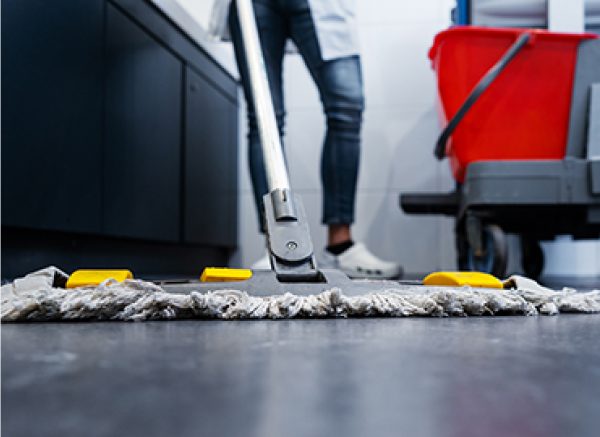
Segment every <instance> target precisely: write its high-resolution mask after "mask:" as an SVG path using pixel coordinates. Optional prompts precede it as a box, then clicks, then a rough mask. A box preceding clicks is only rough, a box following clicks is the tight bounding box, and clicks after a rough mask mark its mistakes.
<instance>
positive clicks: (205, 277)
mask: <svg viewBox="0 0 600 437" xmlns="http://www.w3.org/2000/svg"><path fill="white" fill-rule="evenodd" d="M251 277H252V270H249V269H229V268H225V267H206V268H205V269H204V271H203V272H202V276H200V282H236V281H246V280H248V279H250V278H251Z"/></svg>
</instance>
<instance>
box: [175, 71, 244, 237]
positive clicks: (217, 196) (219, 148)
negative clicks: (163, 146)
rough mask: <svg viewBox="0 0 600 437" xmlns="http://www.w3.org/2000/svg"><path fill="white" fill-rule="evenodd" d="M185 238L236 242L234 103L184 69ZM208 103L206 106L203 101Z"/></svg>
mask: <svg viewBox="0 0 600 437" xmlns="http://www.w3.org/2000/svg"><path fill="white" fill-rule="evenodd" d="M185 77H186V106H185V108H186V113H185V153H184V156H185V172H184V174H185V178H184V181H185V188H184V193H185V194H184V199H185V208H184V234H183V235H184V240H185V241H186V242H190V243H201V244H210V245H219V244H226V245H228V246H232V247H233V246H235V245H236V242H237V171H238V168H237V166H238V162H237V146H236V145H237V135H238V131H237V106H236V104H235V101H231V98H230V97H228V96H227V95H226V94H224V93H223V92H222V91H221V90H220V89H218V88H215V87H213V86H211V84H210V82H208V80H207V79H206V78H205V77H203V76H202V75H201V74H198V73H196V72H195V71H194V70H193V69H191V68H187V69H186V74H185ZM207 101H208V102H212V104H211V105H210V106H208V105H206V104H205V102H207Z"/></svg>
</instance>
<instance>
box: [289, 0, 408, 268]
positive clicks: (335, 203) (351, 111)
mask: <svg viewBox="0 0 600 437" xmlns="http://www.w3.org/2000/svg"><path fill="white" fill-rule="evenodd" d="M287 4H288V5H293V11H292V12H293V13H291V18H290V37H291V38H292V39H293V41H294V43H295V44H296V46H297V47H298V50H299V51H300V54H301V55H302V57H303V59H304V62H305V63H306V65H307V67H308V69H309V70H310V73H311V75H312V77H313V79H314V80H315V83H316V84H317V87H318V89H319V93H320V97H321V101H322V103H323V109H324V112H325V115H326V118H327V133H326V135H325V141H324V144H323V153H322V157H321V179H322V182H323V223H325V224H326V225H328V247H327V249H326V250H325V251H323V254H322V256H321V258H320V260H319V262H320V264H321V265H325V266H327V267H334V268H338V269H341V270H342V271H344V272H345V273H346V274H348V275H349V276H352V277H369V278H379V279H381V278H395V277H399V276H400V275H401V274H402V267H401V266H400V265H399V264H397V263H393V262H388V261H384V260H381V259H379V258H378V257H376V256H375V255H373V254H372V253H371V252H370V251H369V250H368V249H367V248H366V247H365V245H363V244H361V243H356V244H355V243H354V242H353V241H352V235H351V232H350V225H351V224H352V223H353V222H354V204H355V198H356V183H357V176H358V165H359V155H360V129H361V125H362V113H363V109H364V97H363V87H362V72H361V64H360V58H359V57H358V56H351V57H345V58H340V59H334V60H330V61H323V60H322V57H321V51H320V47H319V42H318V39H317V35H316V30H315V28H314V23H313V20H312V16H311V14H310V8H309V5H308V2H307V0H288V1H287Z"/></svg>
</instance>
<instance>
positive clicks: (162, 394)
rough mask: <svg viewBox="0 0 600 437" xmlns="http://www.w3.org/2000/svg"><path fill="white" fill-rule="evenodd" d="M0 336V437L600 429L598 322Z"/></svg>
mask: <svg viewBox="0 0 600 437" xmlns="http://www.w3.org/2000/svg"><path fill="white" fill-rule="evenodd" d="M1 329H2V432H3V435H6V436H11V437H18V436H87V437H93V436H150V437H152V436H204V435H206V436H220V435H222V436H336V435H340V436H355V435H356V436H400V435H406V436H488V437H490V436H500V435H503V436H506V435H510V436H534V437H535V436H545V437H552V436H590V437H591V436H594V437H596V436H598V435H600V315H561V316H557V317H495V318H462V319H424V318H418V319H349V320H293V321H236V322H220V321H173V322H148V323H117V322H115V323H48V324H27V325H26V324H5V325H2V328H1Z"/></svg>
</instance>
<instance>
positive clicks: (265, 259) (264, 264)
mask: <svg viewBox="0 0 600 437" xmlns="http://www.w3.org/2000/svg"><path fill="white" fill-rule="evenodd" d="M251 269H252V270H271V260H270V259H269V252H268V251H266V252H265V254H264V255H263V256H262V257H261V258H259V259H257V260H256V261H254V263H253V264H252V267H251Z"/></svg>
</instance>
